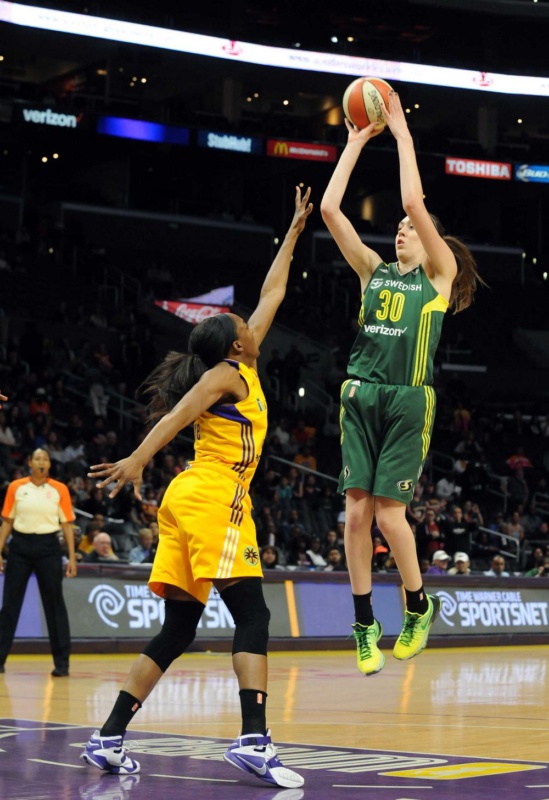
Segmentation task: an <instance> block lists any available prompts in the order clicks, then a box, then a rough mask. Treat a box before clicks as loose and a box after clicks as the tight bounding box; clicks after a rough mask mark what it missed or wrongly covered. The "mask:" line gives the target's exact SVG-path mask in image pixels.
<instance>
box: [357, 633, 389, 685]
mask: <svg viewBox="0 0 549 800" xmlns="http://www.w3.org/2000/svg"><path fill="white" fill-rule="evenodd" d="M352 627H353V632H354V636H355V639H356V663H357V666H358V668H359V670H360V672H362V674H363V675H375V674H376V672H380V670H382V669H383V665H384V664H385V656H384V655H383V653H382V652H381V650H380V649H379V647H378V646H377V643H378V642H379V640H380V639H381V637H382V636H383V628H382V627H381V623H380V622H378V621H377V619H375V620H374V623H373V625H361V624H360V622H355V623H354V625H353V626H352Z"/></svg>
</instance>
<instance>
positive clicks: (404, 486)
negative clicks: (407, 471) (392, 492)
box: [397, 480, 414, 492]
mask: <svg viewBox="0 0 549 800" xmlns="http://www.w3.org/2000/svg"><path fill="white" fill-rule="evenodd" d="M413 483H414V482H413V481H410V480H408V481H398V483H397V486H398V491H399V492H410V491H411V490H412V486H413Z"/></svg>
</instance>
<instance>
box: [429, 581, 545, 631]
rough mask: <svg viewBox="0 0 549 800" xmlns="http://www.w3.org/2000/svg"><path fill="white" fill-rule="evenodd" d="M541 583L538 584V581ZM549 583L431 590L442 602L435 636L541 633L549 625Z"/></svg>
mask: <svg viewBox="0 0 549 800" xmlns="http://www.w3.org/2000/svg"><path fill="white" fill-rule="evenodd" d="M538 583H539V582H538ZM548 589H549V581H548V582H547V587H545V591H540V590H539V589H523V588H520V589H518V588H508V589H506V588H501V586H498V588H497V589H491V588H487V587H485V586H484V587H479V588H476V587H475V588H467V587H466V586H463V584H462V585H461V586H460V587H457V586H456V587H454V586H452V585H451V582H450V581H445V583H444V586H441V585H439V586H437V587H436V588H435V587H429V591H430V592H431V593H432V594H436V595H437V596H438V597H439V598H440V601H441V607H440V614H439V617H438V619H437V620H436V621H435V624H434V625H433V634H435V635H438V636H440V635H463V634H487V633H494V634H498V633H542V632H546V631H547V626H548V624H549V591H548Z"/></svg>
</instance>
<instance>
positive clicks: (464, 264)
mask: <svg viewBox="0 0 549 800" xmlns="http://www.w3.org/2000/svg"><path fill="white" fill-rule="evenodd" d="M429 216H430V217H431V219H432V221H433V225H434V226H435V228H436V230H437V233H438V234H439V236H442V238H443V239H444V241H445V242H446V244H447V245H448V247H449V248H450V250H451V251H452V253H453V254H454V256H455V258H456V262H457V268H458V271H457V275H456V277H455V278H454V282H453V283H452V293H451V294H450V308H451V309H452V310H453V312H454V314H458V313H459V312H460V311H464V309H466V308H468V307H469V306H470V305H471V303H472V302H473V295H474V293H475V292H476V290H477V287H478V285H479V283H480V284H482V285H483V286H486V285H487V284H486V283H485V281H483V280H482V278H481V277H480V275H479V273H478V270H477V262H476V261H475V259H474V257H473V254H472V253H471V251H470V250H469V248H468V247H467V245H466V244H464V243H463V242H462V241H461V240H460V239H458V238H457V237H455V236H448V234H447V233H446V230H445V228H444V225H443V224H442V222H441V221H440V220H439V218H438V217H436V216H435V215H434V214H429Z"/></svg>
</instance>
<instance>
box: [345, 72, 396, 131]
mask: <svg viewBox="0 0 549 800" xmlns="http://www.w3.org/2000/svg"><path fill="white" fill-rule="evenodd" d="M391 91H392V87H391V86H390V85H389V84H388V83H387V81H384V80H382V79H381V78H357V79H356V80H355V81H353V82H352V83H351V84H349V86H347V89H346V90H345V94H344V95H343V112H344V114H345V116H346V117H347V119H348V120H349V122H351V123H352V124H353V125H354V126H355V128H358V129H359V130H362V128H366V127H367V126H368V125H369V124H370V123H371V122H375V123H376V128H378V129H381V128H384V127H385V125H386V124H387V121H386V119H385V115H384V113H383V107H382V105H381V101H382V100H383V102H384V103H385V105H386V106H387V108H388V107H389V92H391Z"/></svg>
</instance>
